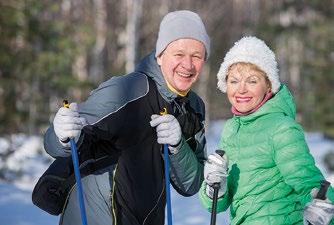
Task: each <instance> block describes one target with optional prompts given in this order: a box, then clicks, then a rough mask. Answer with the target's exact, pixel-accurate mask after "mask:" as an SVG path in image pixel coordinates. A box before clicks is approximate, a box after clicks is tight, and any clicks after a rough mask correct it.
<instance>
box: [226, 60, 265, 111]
mask: <svg viewBox="0 0 334 225" xmlns="http://www.w3.org/2000/svg"><path fill="white" fill-rule="evenodd" d="M226 87H227V89H226V92H227V97H228V100H229V101H230V103H231V104H232V106H234V107H235V108H236V110H238V111H239V112H241V113H247V112H250V111H252V110H253V109H255V108H256V107H257V106H258V105H259V104H260V103H261V102H262V100H263V99H264V97H265V95H266V94H267V93H269V92H270V91H271V89H270V83H269V81H267V79H266V75H265V73H264V72H262V71H260V70H259V69H257V68H256V67H255V66H254V65H252V64H249V63H236V64H233V65H232V66H231V67H230V68H229V71H228V75H227V80H226Z"/></svg>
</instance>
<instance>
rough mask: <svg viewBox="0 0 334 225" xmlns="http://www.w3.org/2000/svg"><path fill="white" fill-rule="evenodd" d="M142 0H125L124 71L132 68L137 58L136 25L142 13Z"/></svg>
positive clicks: (129, 70)
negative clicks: (125, 38)
mask: <svg viewBox="0 0 334 225" xmlns="http://www.w3.org/2000/svg"><path fill="white" fill-rule="evenodd" d="M142 5H143V0H127V24H126V33H127V43H126V63H125V70H126V73H130V72H132V71H133V70H134V68H135V65H136V59H137V43H138V38H139V34H138V33H139V31H138V25H139V21H140V19H141V14H142Z"/></svg>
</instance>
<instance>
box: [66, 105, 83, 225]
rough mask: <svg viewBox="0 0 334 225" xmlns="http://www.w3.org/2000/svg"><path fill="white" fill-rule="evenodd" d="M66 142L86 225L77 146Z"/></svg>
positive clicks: (71, 141)
mask: <svg viewBox="0 0 334 225" xmlns="http://www.w3.org/2000/svg"><path fill="white" fill-rule="evenodd" d="M63 105H64V107H66V108H69V103H68V101H67V100H64V101H63ZM68 141H69V142H70V144H71V155H72V162H73V168H74V175H75V181H76V183H77V196H78V199H79V206H80V215H81V222H82V225H87V216H86V209H85V202H84V198H83V191H82V185H81V176H80V170H79V159H78V153H77V146H76V143H75V140H74V138H70V139H69V140H68Z"/></svg>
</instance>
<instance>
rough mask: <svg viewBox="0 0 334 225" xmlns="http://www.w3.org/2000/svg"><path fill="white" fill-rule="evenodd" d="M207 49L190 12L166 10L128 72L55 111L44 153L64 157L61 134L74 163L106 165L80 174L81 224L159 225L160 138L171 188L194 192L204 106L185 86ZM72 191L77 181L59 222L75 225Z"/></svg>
mask: <svg viewBox="0 0 334 225" xmlns="http://www.w3.org/2000/svg"><path fill="white" fill-rule="evenodd" d="M209 53H210V39H209V37H208V35H207V32H206V30H205V27H204V24H203V22H202V20H201V18H200V17H199V16H198V15H197V14H196V13H194V12H191V11H186V10H183V11H175V12H171V13H168V14H167V15H166V16H165V17H164V18H163V20H162V21H161V24H160V29H159V35H158V39H157V42H156V49H155V52H152V53H151V54H149V55H148V56H146V57H145V58H144V59H143V60H142V61H141V62H140V63H139V64H138V66H137V68H136V69H135V71H134V72H132V73H130V74H127V75H124V76H118V77H113V78H111V79H109V80H108V81H106V82H104V83H102V84H101V85H100V86H99V87H98V88H97V89H96V90H94V91H93V92H92V93H91V95H90V96H89V98H88V99H87V100H86V101H85V102H83V103H80V104H76V103H72V104H71V105H70V107H69V108H65V107H63V108H60V109H59V111H58V112H57V114H56V116H55V118H54V121H53V124H52V125H51V126H50V127H49V129H48V130H47V132H46V134H45V139H44V144H45V149H46V151H47V152H48V153H49V154H50V155H52V156H53V157H56V158H59V157H69V155H70V147H69V144H68V143H66V140H68V138H74V139H75V140H76V143H77V146H78V151H79V154H80V155H79V157H80V158H81V162H83V161H85V162H86V164H87V162H89V160H90V159H94V160H100V159H105V157H106V156H108V157H107V159H108V160H109V161H107V163H105V162H104V163H105V165H107V166H108V167H104V168H102V170H101V169H99V170H95V171H92V174H90V175H88V176H85V177H83V179H82V184H83V189H84V196H85V203H86V210H87V219H88V224H94V225H107V224H118V225H140V224H145V225H163V224H164V210H165V204H166V200H165V187H164V179H165V178H164V161H163V157H162V152H163V148H162V145H163V144H167V145H168V146H169V161H170V180H171V183H172V185H173V187H174V189H175V190H176V191H177V192H178V193H180V194H181V195H183V196H191V195H194V194H195V193H197V192H198V190H199V188H200V186H201V182H202V181H203V164H204V160H205V158H206V141H205V136H204V120H205V114H204V112H205V109H204V104H203V101H202V100H201V98H200V97H199V96H197V95H196V94H195V93H194V92H193V91H191V90H190V89H191V87H192V85H193V84H194V83H195V82H196V80H197V79H198V77H199V76H200V72H201V70H202V67H203V65H204V62H205V61H206V60H207V58H208V57H209ZM161 111H164V112H167V114H165V115H160V112H161ZM81 165H84V163H83V164H81ZM100 167H102V166H101V165H100ZM90 168H92V167H90ZM94 168H96V167H94ZM167 179H169V178H167ZM75 192H76V186H74V188H73V189H72V190H71V192H70V193H69V194H68V201H67V202H66V205H65V206H64V210H63V213H62V216H61V222H60V224H64V225H69V224H73V225H77V224H80V213H79V212H80V211H79V205H78V204H77V195H76V193H75Z"/></svg>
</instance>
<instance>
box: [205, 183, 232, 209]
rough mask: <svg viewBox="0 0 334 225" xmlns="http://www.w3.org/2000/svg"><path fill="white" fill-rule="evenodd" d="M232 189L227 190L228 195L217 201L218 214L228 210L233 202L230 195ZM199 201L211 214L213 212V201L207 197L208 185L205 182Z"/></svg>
mask: <svg viewBox="0 0 334 225" xmlns="http://www.w3.org/2000/svg"><path fill="white" fill-rule="evenodd" d="M229 190H230V189H229V188H227V190H226V194H225V195H223V196H222V197H220V198H218V199H217V213H219V212H224V211H226V210H227V209H228V207H229V206H230V204H231V202H232V198H231V195H230V191H229ZM199 200H200V202H201V205H202V206H203V207H204V208H205V209H206V210H208V211H209V212H211V211H212V202H213V201H212V199H211V198H209V196H207V195H206V183H205V182H203V183H202V186H201V189H200V191H199Z"/></svg>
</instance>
